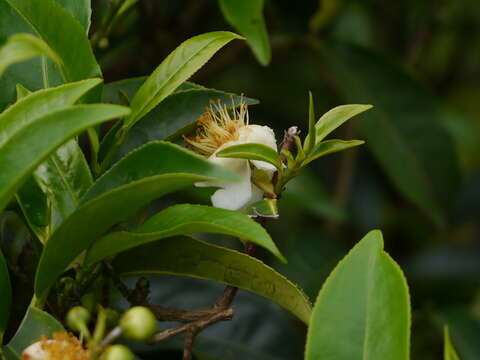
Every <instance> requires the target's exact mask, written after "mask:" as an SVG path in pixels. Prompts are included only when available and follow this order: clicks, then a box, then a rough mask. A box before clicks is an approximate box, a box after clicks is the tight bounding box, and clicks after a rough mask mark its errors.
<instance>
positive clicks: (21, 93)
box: [15, 84, 32, 100]
mask: <svg viewBox="0 0 480 360" xmlns="http://www.w3.org/2000/svg"><path fill="white" fill-rule="evenodd" d="M15 90H16V91H17V100H20V99H21V98H24V97H25V96H27V95H30V94H31V93H32V92H31V91H30V90H28V89H27V88H26V87H25V86H23V85H22V84H17V86H16V87H15Z"/></svg>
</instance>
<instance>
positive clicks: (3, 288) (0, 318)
mask: <svg viewBox="0 0 480 360" xmlns="http://www.w3.org/2000/svg"><path fill="white" fill-rule="evenodd" d="M0 292H1V296H0V344H1V343H2V338H3V333H4V332H5V329H6V328H7V324H8V317H9V315H10V306H11V305H12V288H11V286H10V276H9V275H8V267H7V263H6V262H5V258H4V257H3V254H2V251H0Z"/></svg>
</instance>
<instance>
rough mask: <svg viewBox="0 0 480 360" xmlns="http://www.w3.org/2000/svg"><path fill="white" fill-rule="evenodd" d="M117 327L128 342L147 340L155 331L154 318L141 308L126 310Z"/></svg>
mask: <svg viewBox="0 0 480 360" xmlns="http://www.w3.org/2000/svg"><path fill="white" fill-rule="evenodd" d="M118 325H119V326H120V328H121V329H122V331H123V333H122V334H123V336H124V337H125V338H127V339H130V340H138V341H144V340H148V339H150V338H151V337H152V336H153V334H154V333H155V331H156V330H157V320H156V319H155V316H154V315H153V313H152V312H151V311H150V310H148V309H147V308H146V307H143V306H134V307H132V308H131V309H129V310H127V311H126V312H125V314H123V316H122V317H121V318H120V322H119V324H118Z"/></svg>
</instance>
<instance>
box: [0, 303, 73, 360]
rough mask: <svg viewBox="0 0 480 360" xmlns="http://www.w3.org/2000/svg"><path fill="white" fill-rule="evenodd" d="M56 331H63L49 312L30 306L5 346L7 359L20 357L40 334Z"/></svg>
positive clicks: (46, 334) (45, 334)
mask: <svg viewBox="0 0 480 360" xmlns="http://www.w3.org/2000/svg"><path fill="white" fill-rule="evenodd" d="M56 331H65V329H64V328H63V326H62V324H60V323H59V322H58V321H57V320H56V319H55V318H53V317H52V316H51V315H50V314H48V313H46V312H44V311H42V310H40V309H38V308H36V307H33V306H30V307H29V308H28V310H27V313H26V315H25V317H24V318H23V321H22V323H21V325H20V327H19V329H18V330H17V333H16V334H15V336H14V337H13V338H12V340H10V342H9V343H8V345H7V346H5V348H4V349H5V352H6V354H7V359H8V360H10V359H12V360H13V359H21V357H22V352H23V350H24V349H25V348H26V347H27V346H29V345H31V344H32V343H34V342H36V341H39V340H40V337H42V336H47V337H49V336H51V335H52V334H53V333H54V332H56Z"/></svg>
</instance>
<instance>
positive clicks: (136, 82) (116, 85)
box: [102, 76, 147, 105]
mask: <svg viewBox="0 0 480 360" xmlns="http://www.w3.org/2000/svg"><path fill="white" fill-rule="evenodd" d="M146 79H147V77H146V76H139V77H135V78H129V79H123V80H119V81H114V82H111V83H108V84H105V85H104V86H103V94H102V101H103V102H109V103H112V104H118V105H121V104H120V101H119V100H120V99H119V92H123V93H124V94H125V95H127V97H128V98H129V99H132V98H133V97H134V95H135V93H136V92H137V91H138V89H139V88H140V86H142V84H143V83H144V82H145V80H146Z"/></svg>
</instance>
